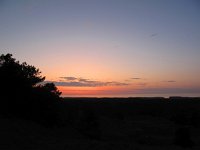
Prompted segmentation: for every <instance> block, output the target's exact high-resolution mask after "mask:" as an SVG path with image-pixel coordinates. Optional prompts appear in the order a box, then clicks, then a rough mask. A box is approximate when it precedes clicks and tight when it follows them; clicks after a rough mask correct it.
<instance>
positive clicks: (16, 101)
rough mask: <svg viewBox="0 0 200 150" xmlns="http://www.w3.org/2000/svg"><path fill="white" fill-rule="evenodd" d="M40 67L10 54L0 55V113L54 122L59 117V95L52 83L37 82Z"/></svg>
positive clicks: (49, 122) (39, 79)
mask: <svg viewBox="0 0 200 150" xmlns="http://www.w3.org/2000/svg"><path fill="white" fill-rule="evenodd" d="M40 74H41V72H40V71H39V69H37V68H35V67H34V66H32V65H28V64H27V63H26V62H23V63H20V62H19V61H16V60H15V59H14V58H13V57H12V55H11V54H6V55H1V56H0V83H1V86H0V92H1V94H0V98H1V101H0V113H1V114H2V115H4V116H6V117H20V118H24V119H30V120H33V121H37V122H40V123H42V124H45V125H53V124H55V123H56V122H57V120H58V114H57V112H58V105H59V100H60V94H61V92H59V91H58V90H57V88H56V87H55V85H54V84H53V83H46V84H44V85H42V84H40V83H42V82H43V81H44V80H45V77H43V76H41V75H40Z"/></svg>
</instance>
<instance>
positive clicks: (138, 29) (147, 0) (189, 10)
mask: <svg viewBox="0 0 200 150" xmlns="http://www.w3.org/2000/svg"><path fill="white" fill-rule="evenodd" d="M199 27H200V2H198V0H18V1H12V0H1V1H0V51H1V53H8V52H9V53H12V54H13V55H14V57H16V58H17V59H19V60H20V61H27V62H28V63H30V64H32V65H35V66H37V67H38V68H40V70H41V71H42V73H43V74H44V75H45V76H46V78H47V80H50V81H56V83H57V82H60V81H59V80H60V78H59V77H75V78H79V79H80V78H84V79H87V80H89V81H95V83H107V82H117V83H125V84H124V85H128V86H127V87H122V89H123V88H125V89H123V90H122V92H121V93H120V94H123V92H124V94H126V93H130V91H134V90H135V91H138V90H140V93H141V92H143V93H145V91H152V93H153V94H156V92H158V94H162V93H163V94H166V93H165V91H166V92H167V93H169V94H170V92H169V91H171V93H176V90H175V89H181V90H182V91H185V89H187V90H188V91H190V93H198V91H200V90H199V89H200V79H199V76H200V68H199V66H200V59H199V56H200V42H199V41H200V28H199ZM131 78H140V80H131ZM166 81H174V82H166ZM61 82H67V83H66V84H65V85H71V84H68V82H69V81H61ZM77 82H78V81H77ZM90 83H91V82H90ZM58 85H59V84H58ZM76 85H79V84H76ZM87 85H88V84H87ZM121 85H123V84H121ZM67 88H70V87H67ZM155 89H167V90H155ZM169 89H170V90H169ZM79 90H80V89H79ZM107 90H108V89H107ZM109 90H112V89H109ZM126 90H127V92H126ZM153 91H154V92H153ZM160 91H162V92H160ZM172 91H173V92H172ZM177 91H178V90H177ZM191 91H193V92H191ZM111 93H112V91H111ZM113 93H116V92H113ZM199 93H200V92H199ZM132 94H134V92H133V93H132ZM191 95H193V94H191Z"/></svg>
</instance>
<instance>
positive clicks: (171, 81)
mask: <svg viewBox="0 0 200 150" xmlns="http://www.w3.org/2000/svg"><path fill="white" fill-rule="evenodd" d="M164 82H168V83H173V82H176V81H175V80H168V81H164Z"/></svg>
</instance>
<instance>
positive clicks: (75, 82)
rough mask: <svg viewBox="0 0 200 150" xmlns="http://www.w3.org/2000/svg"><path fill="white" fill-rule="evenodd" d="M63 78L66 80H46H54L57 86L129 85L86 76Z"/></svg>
mask: <svg viewBox="0 0 200 150" xmlns="http://www.w3.org/2000/svg"><path fill="white" fill-rule="evenodd" d="M60 78H62V79H65V80H66V81H45V82H46V83H48V82H53V83H54V84H55V85H56V86H76V87H98V86H124V85H129V84H128V83H122V82H116V81H111V82H102V81H96V80H90V79H85V78H76V77H60Z"/></svg>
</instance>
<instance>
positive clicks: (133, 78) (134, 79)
mask: <svg viewBox="0 0 200 150" xmlns="http://www.w3.org/2000/svg"><path fill="white" fill-rule="evenodd" d="M131 79H133V80H140V79H141V78H131Z"/></svg>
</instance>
